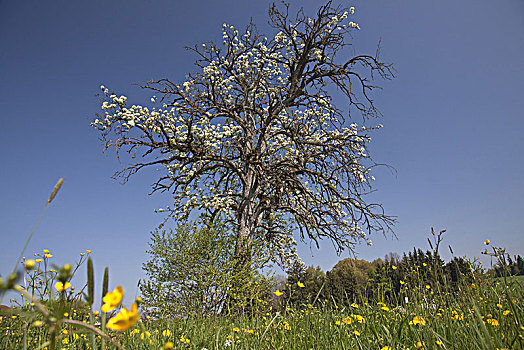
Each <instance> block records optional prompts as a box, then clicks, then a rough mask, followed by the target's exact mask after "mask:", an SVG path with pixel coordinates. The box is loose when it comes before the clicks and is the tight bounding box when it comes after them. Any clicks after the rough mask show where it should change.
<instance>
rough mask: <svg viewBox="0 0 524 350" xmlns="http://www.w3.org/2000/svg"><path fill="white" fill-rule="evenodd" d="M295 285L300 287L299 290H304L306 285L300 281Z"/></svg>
mask: <svg viewBox="0 0 524 350" xmlns="http://www.w3.org/2000/svg"><path fill="white" fill-rule="evenodd" d="M297 285H298V286H299V287H300V288H304V287H305V286H306V285H305V284H304V283H302V282H300V281H298V282H297Z"/></svg>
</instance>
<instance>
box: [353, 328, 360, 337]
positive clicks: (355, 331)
mask: <svg viewBox="0 0 524 350" xmlns="http://www.w3.org/2000/svg"><path fill="white" fill-rule="evenodd" d="M353 334H354V335H356V336H357V337H358V336H360V332H359V331H357V330H356V329H355V330H354V331H353Z"/></svg>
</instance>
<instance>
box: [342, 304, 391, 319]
mask: <svg viewBox="0 0 524 350" xmlns="http://www.w3.org/2000/svg"><path fill="white" fill-rule="evenodd" d="M383 308H386V309H387V306H383ZM388 310H389V309H388ZM351 317H353V319H354V320H356V321H357V322H358V323H366V319H365V318H364V317H363V316H360V315H353V314H351Z"/></svg>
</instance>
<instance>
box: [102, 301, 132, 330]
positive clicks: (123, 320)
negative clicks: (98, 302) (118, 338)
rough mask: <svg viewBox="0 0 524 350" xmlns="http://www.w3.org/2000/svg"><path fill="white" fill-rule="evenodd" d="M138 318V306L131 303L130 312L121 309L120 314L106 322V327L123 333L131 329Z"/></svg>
mask: <svg viewBox="0 0 524 350" xmlns="http://www.w3.org/2000/svg"><path fill="white" fill-rule="evenodd" d="M139 318H140V316H139V315H138V305H137V303H133V305H131V311H129V310H127V309H126V308H123V309H122V310H120V312H119V313H118V314H117V315H116V316H115V317H113V318H112V319H110V320H109V321H108V322H107V325H106V327H107V328H109V329H112V330H114V331H125V330H128V329H129V328H131V327H133V326H134V325H135V324H136V323H137V322H138V319H139Z"/></svg>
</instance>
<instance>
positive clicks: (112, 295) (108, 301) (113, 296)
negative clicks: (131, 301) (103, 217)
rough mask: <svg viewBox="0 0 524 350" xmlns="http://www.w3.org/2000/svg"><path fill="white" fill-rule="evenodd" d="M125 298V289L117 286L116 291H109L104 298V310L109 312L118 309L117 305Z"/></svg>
mask: <svg viewBox="0 0 524 350" xmlns="http://www.w3.org/2000/svg"><path fill="white" fill-rule="evenodd" d="M123 298H124V289H123V288H122V286H118V287H116V288H115V290H114V291H112V292H109V293H107V294H106V295H105V296H104V298H103V299H102V301H103V302H104V305H102V311H103V312H109V311H111V310H114V309H116V307H117V306H118V305H119V304H120V303H121V302H122V299H123Z"/></svg>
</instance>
